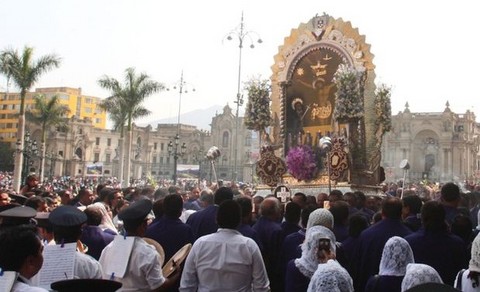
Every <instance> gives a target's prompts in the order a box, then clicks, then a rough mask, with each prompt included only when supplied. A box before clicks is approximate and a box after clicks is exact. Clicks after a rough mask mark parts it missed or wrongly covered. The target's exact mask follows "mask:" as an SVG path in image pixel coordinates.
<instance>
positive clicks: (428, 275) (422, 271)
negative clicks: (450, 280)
mask: <svg viewBox="0 0 480 292" xmlns="http://www.w3.org/2000/svg"><path fill="white" fill-rule="evenodd" d="M425 283H441V284H443V281H442V278H440V275H439V274H438V272H437V271H436V270H435V269H434V268H432V267H431V266H429V265H425V264H408V265H407V271H406V273H405V277H404V278H403V280H402V291H406V290H408V289H410V288H412V287H415V286H418V285H420V284H425Z"/></svg>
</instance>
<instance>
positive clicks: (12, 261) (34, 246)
mask: <svg viewBox="0 0 480 292" xmlns="http://www.w3.org/2000/svg"><path fill="white" fill-rule="evenodd" d="M0 250H1V251H2V252H1V253H0V268H1V269H2V271H15V272H18V273H20V275H22V276H23V277H25V278H27V279H30V278H31V277H33V276H34V275H36V274H37V273H38V271H39V270H40V268H41V267H42V265H43V255H42V251H43V245H42V243H41V241H40V238H39V237H38V235H37V233H36V229H35V227H34V226H33V225H19V226H15V227H11V228H7V229H5V230H2V231H1V232H0Z"/></svg>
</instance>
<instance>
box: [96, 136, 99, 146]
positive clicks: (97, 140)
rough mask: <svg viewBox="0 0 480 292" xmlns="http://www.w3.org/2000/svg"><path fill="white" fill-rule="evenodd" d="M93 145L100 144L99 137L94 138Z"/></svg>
mask: <svg viewBox="0 0 480 292" xmlns="http://www.w3.org/2000/svg"><path fill="white" fill-rule="evenodd" d="M95 145H97V146H98V145H100V137H96V138H95Z"/></svg>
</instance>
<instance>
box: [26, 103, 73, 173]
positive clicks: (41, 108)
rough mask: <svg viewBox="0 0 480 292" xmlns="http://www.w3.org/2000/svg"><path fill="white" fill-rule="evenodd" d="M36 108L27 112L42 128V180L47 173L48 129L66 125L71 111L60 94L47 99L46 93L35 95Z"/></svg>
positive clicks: (32, 120)
mask: <svg viewBox="0 0 480 292" xmlns="http://www.w3.org/2000/svg"><path fill="white" fill-rule="evenodd" d="M34 102H35V109H34V110H31V111H28V112H26V117H27V119H28V120H29V121H31V122H34V123H36V124H39V125H40V126H41V129H42V137H41V140H40V145H41V146H40V150H41V151H42V153H41V154H40V155H41V156H40V181H42V180H43V178H44V173H45V153H46V150H47V149H46V147H45V146H46V145H45V139H46V136H47V129H48V128H50V127H51V126H59V127H62V128H64V127H66V126H67V120H66V115H67V114H68V113H69V112H70V109H69V108H68V107H67V106H65V105H62V104H60V99H59V98H58V96H56V95H55V96H52V97H51V98H49V99H47V98H46V97H45V96H44V95H37V96H35V97H34Z"/></svg>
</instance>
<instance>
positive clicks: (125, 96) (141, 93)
mask: <svg viewBox="0 0 480 292" xmlns="http://www.w3.org/2000/svg"><path fill="white" fill-rule="evenodd" d="M98 84H99V85H100V86H101V87H103V88H105V89H107V90H110V91H111V94H112V95H111V97H109V98H107V99H106V100H105V101H104V102H103V104H102V105H101V107H102V108H103V109H104V110H106V111H107V112H108V113H109V114H110V115H111V118H112V120H113V122H114V124H115V127H116V128H120V129H123V126H124V125H125V124H126V125H127V129H128V130H130V129H131V126H132V121H134V120H135V119H138V118H141V117H145V116H147V115H149V114H150V110H148V109H147V108H145V107H144V106H143V102H144V101H145V99H146V98H147V97H149V96H150V95H152V94H154V93H156V92H159V91H161V90H163V89H165V86H164V85H163V84H161V83H159V82H156V81H153V80H151V79H150V77H149V76H148V75H147V74H145V73H140V74H137V73H136V72H135V69H134V68H127V69H126V70H125V83H124V84H123V85H122V84H120V82H119V81H118V80H116V79H114V78H112V77H108V76H103V77H102V78H100V79H99V80H98Z"/></svg>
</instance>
